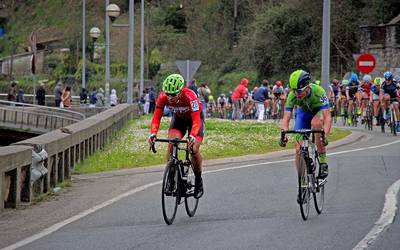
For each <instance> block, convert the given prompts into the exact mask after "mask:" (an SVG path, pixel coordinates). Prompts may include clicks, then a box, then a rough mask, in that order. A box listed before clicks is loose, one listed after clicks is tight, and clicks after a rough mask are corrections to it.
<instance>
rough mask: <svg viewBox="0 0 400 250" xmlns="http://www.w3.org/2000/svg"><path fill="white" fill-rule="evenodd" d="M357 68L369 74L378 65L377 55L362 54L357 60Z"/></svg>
mask: <svg viewBox="0 0 400 250" xmlns="http://www.w3.org/2000/svg"><path fill="white" fill-rule="evenodd" d="M356 65H357V69H358V70H359V71H360V72H361V73H363V74H368V73H370V72H371V71H372V70H374V68H375V65H376V60H375V57H374V56H373V55H371V54H361V55H360V56H359V57H358V58H357V61H356Z"/></svg>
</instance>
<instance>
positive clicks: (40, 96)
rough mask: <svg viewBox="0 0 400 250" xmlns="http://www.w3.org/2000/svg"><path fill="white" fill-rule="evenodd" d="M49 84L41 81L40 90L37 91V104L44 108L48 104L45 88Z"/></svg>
mask: <svg viewBox="0 0 400 250" xmlns="http://www.w3.org/2000/svg"><path fill="white" fill-rule="evenodd" d="M47 82H48V81H47V80H43V81H41V82H40V86H39V88H38V90H36V100H37V103H38V104H39V105H42V106H44V105H45V102H46V90H45V89H44V86H45V83H47Z"/></svg>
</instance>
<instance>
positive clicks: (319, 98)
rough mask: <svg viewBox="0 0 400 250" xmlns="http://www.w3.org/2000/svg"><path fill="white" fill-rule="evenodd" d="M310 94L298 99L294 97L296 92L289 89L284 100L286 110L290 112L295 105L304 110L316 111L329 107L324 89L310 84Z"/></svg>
mask: <svg viewBox="0 0 400 250" xmlns="http://www.w3.org/2000/svg"><path fill="white" fill-rule="evenodd" d="M310 87H311V91H310V94H309V95H308V96H307V97H305V98H304V99H303V100H299V99H297V97H296V93H295V92H293V91H290V93H289V95H288V97H287V100H286V106H285V109H286V111H289V112H291V111H292V110H293V108H294V107H295V106H296V107H298V108H300V109H301V110H302V111H304V112H311V113H314V114H315V113H318V112H319V111H320V110H322V109H327V108H329V101H328V97H327V96H326V92H325V90H324V89H323V88H322V87H321V86H318V85H316V84H313V83H311V84H310Z"/></svg>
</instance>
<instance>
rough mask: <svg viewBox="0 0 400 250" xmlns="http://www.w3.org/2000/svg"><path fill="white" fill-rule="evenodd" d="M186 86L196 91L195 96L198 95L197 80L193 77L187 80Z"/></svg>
mask: <svg viewBox="0 0 400 250" xmlns="http://www.w3.org/2000/svg"><path fill="white" fill-rule="evenodd" d="M188 88H189V89H191V90H193V91H194V93H196V95H197V96H199V93H197V80H196V79H193V80H191V81H190V82H189V85H188Z"/></svg>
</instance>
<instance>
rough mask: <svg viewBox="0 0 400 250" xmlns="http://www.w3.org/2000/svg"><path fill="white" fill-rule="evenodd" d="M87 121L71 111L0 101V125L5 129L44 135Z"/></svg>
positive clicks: (81, 115)
mask: <svg viewBox="0 0 400 250" xmlns="http://www.w3.org/2000/svg"><path fill="white" fill-rule="evenodd" d="M83 119H85V115H84V114H82V113H80V112H76V111H73V110H70V109H61V108H54V107H46V106H39V105H33V104H26V103H18V102H9V101H1V100H0V123H1V124H2V125H3V126H5V127H11V128H14V129H22V130H31V131H33V132H38V133H44V132H48V131H51V130H54V129H57V128H60V127H64V126H67V125H70V124H73V123H75V122H78V121H81V120H83Z"/></svg>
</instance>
